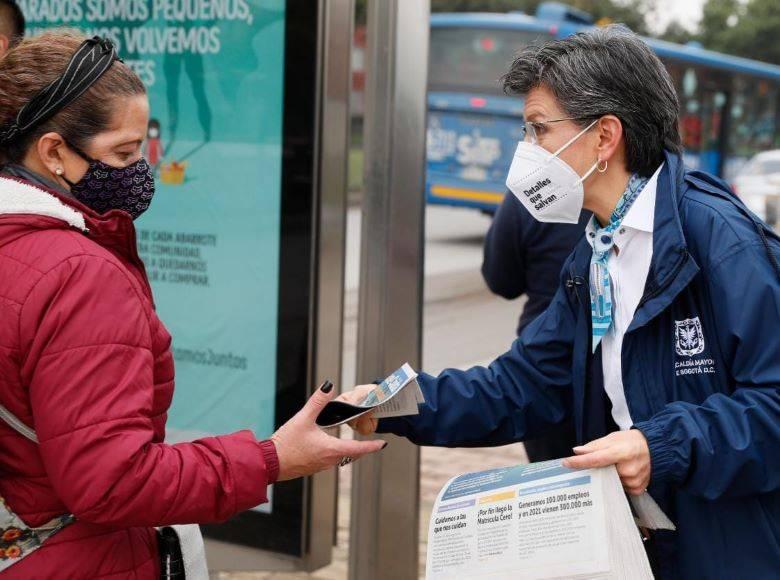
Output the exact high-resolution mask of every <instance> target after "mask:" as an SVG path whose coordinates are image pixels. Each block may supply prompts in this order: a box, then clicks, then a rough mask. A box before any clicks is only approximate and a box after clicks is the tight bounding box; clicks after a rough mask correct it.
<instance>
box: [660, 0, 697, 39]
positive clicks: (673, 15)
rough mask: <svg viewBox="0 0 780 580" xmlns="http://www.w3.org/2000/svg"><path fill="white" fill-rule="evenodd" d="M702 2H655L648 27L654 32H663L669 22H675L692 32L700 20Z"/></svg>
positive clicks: (688, 0)
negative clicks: (653, 12) (652, 15)
mask: <svg viewBox="0 0 780 580" xmlns="http://www.w3.org/2000/svg"><path fill="white" fill-rule="evenodd" d="M704 2H705V0H656V2H655V4H656V10H655V14H654V17H653V18H649V19H648V25H649V26H650V28H651V30H653V31H654V32H663V31H664V30H665V29H666V27H667V26H668V24H669V23H670V22H671V21H673V20H677V21H679V22H680V24H682V25H683V26H684V27H685V28H687V29H689V30H691V31H693V30H695V28H696V24H697V23H698V22H699V19H700V18H701V9H702V6H703V5H704Z"/></svg>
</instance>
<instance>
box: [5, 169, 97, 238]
mask: <svg viewBox="0 0 780 580" xmlns="http://www.w3.org/2000/svg"><path fill="white" fill-rule="evenodd" d="M0 215H36V216H44V217H50V218H54V219H56V220H60V221H63V222H65V223H66V224H68V225H69V226H70V227H72V228H75V229H77V230H80V231H82V232H84V233H87V232H88V231H89V230H88V228H87V220H86V218H85V216H84V213H83V212H81V211H79V210H78V209H77V208H76V207H74V206H73V205H69V204H68V203H67V202H66V201H65V200H64V199H63V198H62V197H60V196H59V195H57V194H56V193H54V192H53V191H47V190H45V189H43V188H42V187H39V186H37V185H33V184H32V183H29V182H26V181H23V180H20V179H15V178H9V177H0Z"/></svg>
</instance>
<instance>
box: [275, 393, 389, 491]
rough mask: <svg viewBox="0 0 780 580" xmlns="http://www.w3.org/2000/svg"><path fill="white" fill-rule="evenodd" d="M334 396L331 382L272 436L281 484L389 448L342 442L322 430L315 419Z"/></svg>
mask: <svg viewBox="0 0 780 580" xmlns="http://www.w3.org/2000/svg"><path fill="white" fill-rule="evenodd" d="M333 395H334V393H333V384H332V383H331V382H330V381H328V382H326V383H325V384H324V385H323V386H322V387H320V388H319V389H317V392H316V393H314V394H313V395H312V396H311V398H310V399H309V400H308V401H307V403H306V405H305V406H304V407H303V408H302V409H301V410H300V411H298V413H297V414H296V415H295V416H294V417H293V418H292V419H290V420H289V421H287V423H285V424H284V425H282V426H281V427H280V428H279V430H278V431H277V432H276V433H274V434H273V435H272V436H271V440H272V441H273V442H274V445H275V446H276V455H277V456H278V458H279V478H278V480H279V481H286V480H288V479H295V478H296V477H304V476H306V475H312V474H314V473H317V472H320V471H324V470H326V469H330V468H331V467H335V466H336V465H338V464H339V463H340V462H342V461H343V460H345V459H349V460H355V459H359V458H360V457H362V456H363V455H366V454H368V453H375V452H377V451H380V450H381V449H384V448H385V447H386V446H387V442H386V441H376V440H375V441H355V440H349V439H339V438H338V437H333V436H332V435H328V434H327V433H326V432H325V431H323V430H322V429H320V428H319V427H318V426H317V424H316V423H315V420H316V419H317V415H319V414H320V411H322V409H323V408H324V407H325V405H326V404H327V403H328V401H330V400H331V399H332V398H333Z"/></svg>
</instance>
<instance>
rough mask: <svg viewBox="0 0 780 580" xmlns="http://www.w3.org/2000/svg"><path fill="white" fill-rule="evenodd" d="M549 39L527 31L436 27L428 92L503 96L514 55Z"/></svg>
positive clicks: (431, 51)
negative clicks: (504, 82) (506, 77)
mask: <svg viewBox="0 0 780 580" xmlns="http://www.w3.org/2000/svg"><path fill="white" fill-rule="evenodd" d="M550 38H551V36H550V35H549V34H545V33H542V32H531V31H526V30H495V29H493V30H490V29H480V28H442V27H433V28H432V29H431V47H430V61H429V68H428V75H429V81H428V89H429V90H430V91H440V92H459V93H479V94H488V95H502V94H503V90H502V88H501V82H500V79H501V77H502V76H503V75H505V74H506V73H507V71H508V70H509V65H510V64H511V63H512V59H513V58H514V55H515V53H517V52H518V51H519V50H520V49H521V48H523V47H524V46H527V45H528V44H539V43H542V42H545V41H547V40H550Z"/></svg>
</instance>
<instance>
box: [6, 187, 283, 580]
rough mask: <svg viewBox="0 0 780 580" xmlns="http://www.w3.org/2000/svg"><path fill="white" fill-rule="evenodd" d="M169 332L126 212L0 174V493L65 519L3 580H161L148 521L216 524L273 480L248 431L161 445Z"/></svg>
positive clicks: (37, 521) (17, 505)
mask: <svg viewBox="0 0 780 580" xmlns="http://www.w3.org/2000/svg"><path fill="white" fill-rule="evenodd" d="M170 345H171V337H170V335H169V334H168V332H167V331H166V329H165V327H164V326H163V324H162V322H160V320H159V319H158V318H157V315H156V314H155V310H154V303H153V300H152V294H151V289H150V287H149V282H148V280H147V277H146V273H145V271H144V267H143V264H142V262H141V260H140V259H139V257H138V254H137V252H136V244H135V230H134V227H133V222H132V221H131V219H130V217H129V216H128V215H127V214H125V213H123V212H119V211H114V212H110V213H108V214H106V215H103V216H98V215H96V214H94V213H93V212H91V211H90V210H88V209H87V208H85V207H84V206H82V205H80V204H78V203H77V202H75V201H72V200H68V199H64V198H62V197H60V196H59V195H58V194H57V193H55V192H53V191H49V190H46V189H44V188H41V187H39V186H34V185H32V184H30V183H27V182H24V181H21V180H16V179H9V178H3V177H0V402H2V404H3V405H5V406H6V407H7V408H8V409H9V410H10V411H11V412H12V413H14V414H15V415H16V416H17V417H18V418H19V419H21V420H22V421H23V422H25V423H26V424H27V425H29V426H30V427H32V428H34V429H35V431H36V432H37V435H38V438H39V442H40V443H39V445H36V444H34V443H33V442H30V441H28V440H27V439H25V438H24V437H22V436H21V435H19V434H17V433H16V432H15V431H13V430H12V429H11V428H10V427H9V426H7V425H6V424H5V423H3V422H0V442H1V443H0V450H1V451H0V495H2V497H4V498H5V499H6V501H7V502H8V504H9V506H10V508H11V509H12V510H13V511H14V512H16V513H17V515H19V516H20V517H21V518H22V519H23V520H24V521H25V522H26V523H27V524H28V525H31V526H40V525H42V524H44V523H46V522H47V521H49V520H50V519H51V518H52V517H54V516H58V515H62V514H65V513H72V514H74V515H75V517H76V523H74V524H71V525H70V526H68V527H67V528H65V529H64V530H63V531H61V532H60V533H59V534H57V535H55V536H53V537H52V538H51V539H50V540H49V541H48V542H46V543H45V544H44V546H43V547H42V548H40V549H39V550H38V551H36V552H33V553H32V554H30V556H28V557H26V558H24V559H23V560H21V561H19V562H18V563H16V564H15V565H13V566H12V567H11V568H9V569H8V570H7V571H6V572H4V573H2V574H0V576H2V577H3V578H25V579H31V578H111V579H119V578H144V579H151V578H157V577H158V562H157V559H158V557H157V545H156V536H155V532H154V529H153V527H152V526H160V525H165V524H176V523H206V522H215V521H221V520H225V519H227V518H229V517H231V516H232V515H234V514H236V513H237V512H240V511H243V510H246V509H248V508H250V507H253V506H256V505H258V504H260V503H263V502H264V501H267V496H266V488H267V486H268V485H269V484H270V483H272V482H273V481H274V480H275V479H276V477H277V475H278V470H279V464H278V460H277V457H276V451H275V449H274V446H273V443H271V442H270V441H265V442H259V441H257V440H256V439H255V437H254V436H253V435H252V433H250V432H248V431H242V432H239V433H235V434H232V435H224V436H221V437H211V438H206V439H201V440H198V441H195V442H193V443H182V444H177V445H166V444H165V443H164V442H163V441H164V437H165V421H166V417H167V410H168V408H169V406H170V404H171V399H172V397H173V382H174V380H173V379H174V369H173V358H172V355H171V349H170Z"/></svg>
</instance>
